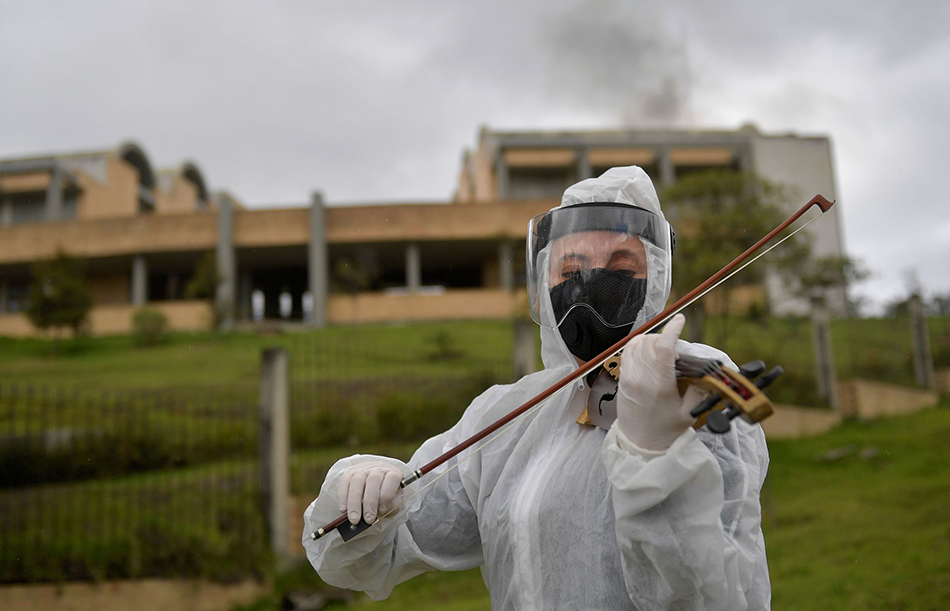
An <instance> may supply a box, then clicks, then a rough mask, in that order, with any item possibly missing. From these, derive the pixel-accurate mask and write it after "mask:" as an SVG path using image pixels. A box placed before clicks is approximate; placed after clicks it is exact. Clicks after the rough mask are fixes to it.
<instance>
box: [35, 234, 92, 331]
mask: <svg viewBox="0 0 950 611" xmlns="http://www.w3.org/2000/svg"><path fill="white" fill-rule="evenodd" d="M85 267H86V266H85V262H84V261H83V260H81V259H76V258H74V257H71V256H69V255H68V254H66V253H65V252H63V251H61V250H60V251H57V252H56V257H55V258H54V259H53V260H51V261H40V262H37V263H35V264H34V265H33V269H32V274H33V282H32V284H31V285H30V303H29V304H28V305H27V307H26V315H27V318H29V319H30V323H32V325H33V326H34V327H36V328H37V329H39V330H40V331H46V330H49V329H53V330H56V331H59V330H62V329H66V328H69V329H72V331H73V334H74V335H77V334H79V333H80V332H81V331H82V329H83V327H84V325H85V324H86V321H87V320H88V318H89V311H90V310H91V309H92V294H91V293H90V292H89V289H88V288H87V287H86V279H85Z"/></svg>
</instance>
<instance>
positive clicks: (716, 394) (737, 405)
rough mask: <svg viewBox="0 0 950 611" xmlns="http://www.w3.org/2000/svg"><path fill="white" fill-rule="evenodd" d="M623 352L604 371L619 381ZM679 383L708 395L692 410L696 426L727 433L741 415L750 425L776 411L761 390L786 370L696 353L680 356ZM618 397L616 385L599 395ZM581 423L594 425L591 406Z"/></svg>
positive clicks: (608, 399) (691, 413)
mask: <svg viewBox="0 0 950 611" xmlns="http://www.w3.org/2000/svg"><path fill="white" fill-rule="evenodd" d="M621 355H622V352H617V353H616V354H614V355H613V356H611V357H610V358H609V359H607V360H606V361H604V364H603V366H602V370H601V371H606V373H607V374H608V375H609V376H610V377H611V378H613V380H614V382H619V380H620V362H621ZM675 367H676V383H677V386H678V388H679V392H680V395H683V394H685V393H686V388H687V387H688V386H689V385H690V384H695V385H696V386H699V387H700V388H702V389H704V390H706V391H707V392H708V393H709V394H708V396H707V397H706V398H705V399H703V400H702V401H701V402H700V403H699V404H698V405H696V407H694V408H693V409H692V410H691V411H690V416H692V417H693V418H695V419H696V422H694V423H693V428H694V429H697V430H698V429H700V428H702V427H703V426H704V425H705V426H706V428H707V429H709V430H710V431H711V432H713V433H716V434H719V435H722V434H724V433H728V432H729V429H730V428H731V424H732V421H733V420H735V419H736V418H738V417H740V416H741V417H742V419H743V420H745V421H746V422H748V423H749V424H755V423H757V422H761V421H762V420H765V419H766V418H768V417H769V416H771V415H772V413H773V412H774V411H775V407H774V406H773V405H772V401H771V400H769V398H768V397H767V396H766V395H765V393H764V392H762V391H763V390H764V389H765V388H767V387H768V386H769V385H771V384H772V382H774V381H775V380H776V379H777V378H778V377H779V376H780V375H782V374H783V373H784V371H785V370H784V369H782V367H781V366H776V367H773V368H772V370H771V371H769V372H768V373H767V374H765V375H762V372H764V371H765V368H766V365H765V363H764V362H763V361H761V360H755V361H751V362H749V363H746V364H745V365H742V366H741V367H739V371H738V372H736V371H732V370H731V369H727V368H725V367H723V365H722V361H719V360H717V359H704V358H699V357H693V356H679V357H678V358H677V359H676V364H675ZM615 396H616V388H614V392H613V393H612V394H607V395H604V396H603V397H601V398H599V402H601V403H602V402H603V401H605V400H606V401H611V400H613V399H614V397H615ZM577 423H578V424H585V425H590V426H595V424H594V422H593V421H592V420H591V418H590V414H589V413H588V408H587V407H585V408H584V411H583V412H581V415H580V416H579V417H578V418H577Z"/></svg>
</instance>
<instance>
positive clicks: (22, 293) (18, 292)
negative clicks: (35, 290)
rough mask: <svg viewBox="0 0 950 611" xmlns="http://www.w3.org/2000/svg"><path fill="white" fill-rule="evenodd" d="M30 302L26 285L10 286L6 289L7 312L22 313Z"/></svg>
mask: <svg viewBox="0 0 950 611" xmlns="http://www.w3.org/2000/svg"><path fill="white" fill-rule="evenodd" d="M29 301H30V286H29V285H28V284H11V285H10V286H9V287H8V289H7V312H8V313H10V314H13V313H14V312H22V311H23V310H25V309H26V306H27V303H29Z"/></svg>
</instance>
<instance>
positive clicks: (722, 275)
mask: <svg viewBox="0 0 950 611" xmlns="http://www.w3.org/2000/svg"><path fill="white" fill-rule="evenodd" d="M834 204H835V202H833V201H829V200H828V199H826V198H825V197H824V196H822V195H816V196H815V197H813V198H812V199H811V200H810V201H809V202H808V203H807V204H805V205H804V206H802V207H801V208H800V209H799V210H798V211H797V212H795V213H794V214H793V215H791V216H790V217H788V218H787V219H785V220H784V221H782V223H781V224H780V225H779V226H778V227H776V228H775V229H773V230H772V231H770V232H769V233H768V234H766V235H765V237H763V238H762V239H761V240H759V241H758V242H756V243H755V244H753V245H752V246H751V247H749V248H748V250H746V251H745V252H744V253H742V254H741V255H739V256H738V257H736V258H735V259H733V260H732V261H730V262H729V263H728V264H726V265H725V266H724V267H723V268H722V269H720V270H719V271H718V272H716V273H715V274H713V275H712V276H710V277H709V278H708V279H706V280H705V281H704V282H703V283H702V284H700V285H699V286H697V287H696V288H694V289H693V290H692V291H690V292H689V293H687V294H685V295H683V296H682V297H680V298H679V299H678V300H677V301H676V302H675V303H673V305H671V306H669V307H667V308H666V309H665V310H663V311H662V312H660V313H659V314H657V315H656V316H654V317H653V318H651V319H650V320H648V321H647V322H645V323H643V324H642V325H640V326H639V327H638V328H637V329H634V330H633V331H631V332H630V333H629V334H628V335H627V336H626V337H624V338H623V339H622V340H620V341H618V342H617V343H616V344H614V345H613V346H611V347H610V348H607V349H606V350H604V351H603V352H601V353H600V354H599V355H597V356H596V357H594V358H593V359H591V360H590V361H588V362H587V363H585V364H583V365H581V366H580V367H578V368H577V369H575V370H574V371H572V372H571V373H569V374H568V375H566V376H564V377H563V378H561V379H560V380H559V381H557V382H555V383H554V384H553V385H552V386H550V387H549V388H547V389H546V390H544V391H542V392H541V393H540V394H538V395H537V396H535V397H534V398H532V399H530V400H528V401H526V402H525V403H523V404H522V405H520V406H519V407H517V408H515V409H514V410H512V411H511V412H509V413H508V414H507V415H505V416H502V417H501V418H499V419H498V420H496V421H495V422H493V423H492V424H490V425H488V426H487V427H485V428H484V429H482V430H481V431H479V432H477V433H475V434H474V435H472V436H471V437H469V438H468V439H466V440H465V441H463V442H462V443H460V444H458V445H457V446H455V447H454V448H452V449H451V450H448V451H447V452H445V453H444V454H442V455H441V456H439V457H437V458H435V459H433V460H431V461H429V462H428V463H426V464H425V465H423V466H422V467H420V468H418V469H416V470H415V471H413V472H412V474H411V475H408V476H406V477H405V478H403V480H402V481H401V482H400V483H399V487H400V488H405V487H406V486H408V485H409V484H411V483H413V482H414V481H416V480H418V479H419V478H421V477H422V476H423V475H425V474H426V473H429V472H430V471H432V470H433V469H436V468H437V467H439V466H441V465H442V464H444V463H446V462H448V461H449V460H451V459H452V458H454V457H455V456H458V455H459V454H460V453H461V452H463V451H465V450H467V449H468V448H470V447H472V446H473V445H475V444H476V443H478V442H479V441H481V440H482V439H484V438H485V437H488V436H489V435H491V434H492V433H494V432H495V431H497V430H498V429H500V428H502V427H503V426H505V425H506V424H508V423H510V422H511V421H512V420H514V419H515V418H517V417H518V416H521V415H522V414H524V413H526V412H528V411H529V410H531V408H533V407H535V406H537V405H538V404H540V403H541V402H543V401H545V400H546V399H548V398H549V397H551V396H552V395H554V394H555V393H556V392H558V391H559V390H561V389H562V388H564V387H565V386H567V385H568V384H570V383H571V382H574V381H575V380H577V379H579V378H581V377H582V376H585V375H587V374H588V373H590V371H592V370H593V369H595V368H597V367H600V366H601V365H602V364H603V363H604V362H605V361H606V360H607V359H609V358H610V357H611V356H612V355H613V354H614V353H616V352H617V351H619V350H620V349H621V348H623V347H624V346H625V345H626V344H627V342H629V341H630V340H631V339H633V338H634V337H636V336H637V335H641V334H643V333H647V332H649V331H652V330H653V329H655V328H656V327H658V326H660V325H662V324H663V323H665V322H666V321H667V320H669V319H670V318H672V317H673V316H674V315H676V314H677V313H679V312H680V311H681V310H683V309H684V308H686V307H687V306H689V305H690V304H692V303H693V302H694V301H696V300H697V299H699V298H700V297H702V296H703V295H705V294H706V293H708V292H709V291H711V290H712V289H713V288H715V287H716V286H718V285H719V284H720V283H722V282H724V281H725V280H727V279H728V278H729V276H731V274H733V273H735V272H734V271H733V270H735V271H736V272H737V271H739V270H740V269H742V268H740V267H739V266H740V265H742V264H743V262H745V261H746V260H747V259H749V257H751V256H752V255H753V254H755V253H756V252H757V251H758V250H759V249H761V248H762V247H763V246H765V245H766V244H767V243H768V242H770V241H771V240H772V239H773V238H774V237H775V236H777V235H778V234H779V233H781V232H782V231H784V230H785V229H787V228H788V227H789V226H790V225H791V224H792V223H794V222H795V221H797V220H798V219H799V218H801V217H802V215H804V214H805V212H807V211H808V210H810V209H811V207H812V206H818V207H819V209H820V210H821V214H824V213H825V212H828V210H830V209H831V207H832V206H833V205H834ZM815 218H818V217H815ZM812 220H814V219H812ZM809 222H810V221H809ZM800 229H802V228H799V230H800ZM789 237H790V236H789ZM786 239H787V238H786ZM783 241H784V240H783ZM780 243H781V242H779V244H780ZM775 246H778V244H775ZM773 248H774V246H773ZM769 250H771V248H770V249H769ZM765 252H768V250H766V251H765ZM762 254H765V253H764V252H763V253H762ZM760 256H761V255H760ZM756 258H758V257H756ZM754 260H755V259H753V261H754ZM751 262H752V261H749V263H751ZM747 264H748V263H747ZM743 267H744V266H743ZM737 268H738V269H737ZM377 519H379V518H377ZM344 524H347V527H346V528H340V527H341V526H343V525H344ZM370 526H372V524H368V523H367V522H366V521H365V520H360V522H359V523H358V524H349V521H348V519H347V516H346V514H345V513H344V514H342V515H341V516H340V517H338V518H337V519H335V520H333V521H332V522H330V523H329V524H327V525H325V526H324V527H323V528H319V529H317V531H316V532H314V533H311V535H310V538H311V539H313V540H314V541H316V540H318V539H320V538H321V537H324V536H326V535H327V534H329V533H330V532H332V531H334V530H337V529H338V528H339V529H340V534H341V536H342V537H343V539H344V541H349V540H350V539H352V538H353V537H355V536H356V535H358V534H360V533H361V532H363V531H364V530H366V529H367V528H369V527H370Z"/></svg>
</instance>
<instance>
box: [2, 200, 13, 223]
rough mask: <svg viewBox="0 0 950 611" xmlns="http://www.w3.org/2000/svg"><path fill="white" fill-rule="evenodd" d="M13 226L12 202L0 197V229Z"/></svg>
mask: <svg viewBox="0 0 950 611" xmlns="http://www.w3.org/2000/svg"><path fill="white" fill-rule="evenodd" d="M12 224H13V202H11V201H9V200H4V199H3V197H2V196H0V227H3V226H4V225H12Z"/></svg>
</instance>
